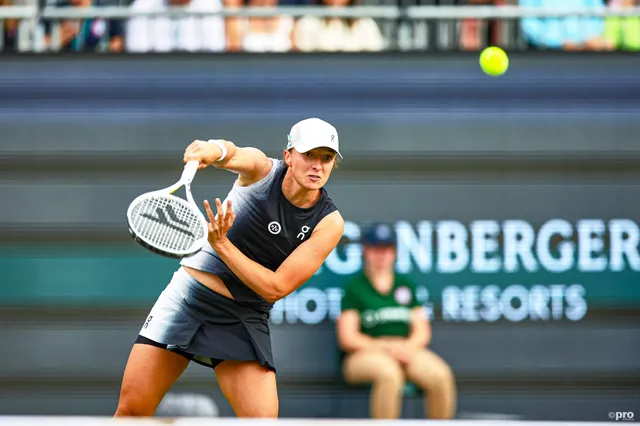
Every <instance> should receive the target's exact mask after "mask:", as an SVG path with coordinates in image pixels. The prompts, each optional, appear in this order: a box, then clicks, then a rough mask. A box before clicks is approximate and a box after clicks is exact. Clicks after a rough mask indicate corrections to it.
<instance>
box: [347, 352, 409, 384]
mask: <svg viewBox="0 0 640 426" xmlns="http://www.w3.org/2000/svg"><path fill="white" fill-rule="evenodd" d="M342 372H343V375H344V379H345V380H346V381H347V383H353V384H357V383H371V382H375V381H377V380H383V381H394V382H398V383H401V382H403V381H404V373H403V371H402V368H401V367H400V364H399V363H398V361H396V359H395V358H393V357H392V356H391V355H389V354H387V353H386V352H384V351H382V350H378V349H362V350H359V351H355V352H353V353H350V354H348V355H347V356H346V357H345V359H344V362H343V364H342Z"/></svg>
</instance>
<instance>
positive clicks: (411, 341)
mask: <svg viewBox="0 0 640 426" xmlns="http://www.w3.org/2000/svg"><path fill="white" fill-rule="evenodd" d="M430 341H431V323H430V322H429V318H428V317H427V313H426V310H425V308H424V307H423V306H416V307H414V308H413V309H412V310H411V331H410V332H409V337H408V338H407V340H406V341H405V343H406V344H407V345H409V346H411V347H412V348H424V347H425V346H427V345H428V344H429V342H430Z"/></svg>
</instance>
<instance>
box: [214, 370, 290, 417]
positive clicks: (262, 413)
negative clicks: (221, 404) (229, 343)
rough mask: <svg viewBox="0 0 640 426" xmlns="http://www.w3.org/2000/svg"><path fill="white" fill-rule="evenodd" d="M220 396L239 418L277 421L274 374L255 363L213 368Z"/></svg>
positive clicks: (276, 393)
mask: <svg viewBox="0 0 640 426" xmlns="http://www.w3.org/2000/svg"><path fill="white" fill-rule="evenodd" d="M215 372H216V377H217V379H218V384H219V385H220V389H221V390H222V393H223V394H224V396H225V397H226V398H227V401H229V404H230V405H231V408H233V411H234V412H235V413H236V416H238V417H254V418H267V417H269V418H276V417H278V408H279V407H278V406H279V401H278V388H277V385H276V374H275V373H274V372H273V371H272V370H269V369H268V368H265V367H263V366H261V365H260V364H259V363H258V362H256V361H223V362H222V363H220V364H219V365H218V366H216V368H215Z"/></svg>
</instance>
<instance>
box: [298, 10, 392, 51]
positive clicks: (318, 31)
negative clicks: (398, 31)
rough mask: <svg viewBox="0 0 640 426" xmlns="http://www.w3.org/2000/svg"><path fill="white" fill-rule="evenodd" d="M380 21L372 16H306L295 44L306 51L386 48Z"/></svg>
mask: <svg viewBox="0 0 640 426" xmlns="http://www.w3.org/2000/svg"><path fill="white" fill-rule="evenodd" d="M353 1H354V0H315V2H316V5H318V6H321V5H325V6H328V7H347V6H351V5H352V4H353ZM384 45H385V43H384V39H383V37H382V33H381V32H380V28H378V24H376V22H375V21H374V20H373V19H371V18H359V19H344V18H320V17H315V16H305V17H304V18H301V19H299V20H298V21H297V22H296V25H295V29H294V46H295V48H296V49H297V50H300V51H303V52H314V51H325V52H341V51H349V52H360V51H379V50H382V49H384Z"/></svg>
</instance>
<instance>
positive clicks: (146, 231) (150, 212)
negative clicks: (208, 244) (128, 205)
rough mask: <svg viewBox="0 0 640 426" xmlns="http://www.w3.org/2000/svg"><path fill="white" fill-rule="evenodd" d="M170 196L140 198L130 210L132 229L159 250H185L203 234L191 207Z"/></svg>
mask: <svg viewBox="0 0 640 426" xmlns="http://www.w3.org/2000/svg"><path fill="white" fill-rule="evenodd" d="M181 201H182V200H180V199H178V198H176V197H172V196H161V195H160V196H154V197H150V198H147V199H144V200H141V202H140V203H138V205H136V206H135V207H134V209H133V211H132V213H131V216H132V217H131V219H132V226H133V228H134V229H135V232H136V233H137V234H138V235H139V236H141V237H144V238H145V239H146V240H147V241H148V242H149V243H151V244H152V245H154V246H156V247H157V248H159V249H162V250H169V251H186V250H189V249H190V248H191V246H192V245H193V244H194V242H196V241H198V240H200V239H202V238H203V237H204V236H205V230H204V229H203V227H202V225H201V222H200V219H199V217H198V216H197V215H196V214H195V213H194V212H193V210H192V208H191V207H190V206H189V205H188V204H186V203H182V202H181Z"/></svg>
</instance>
